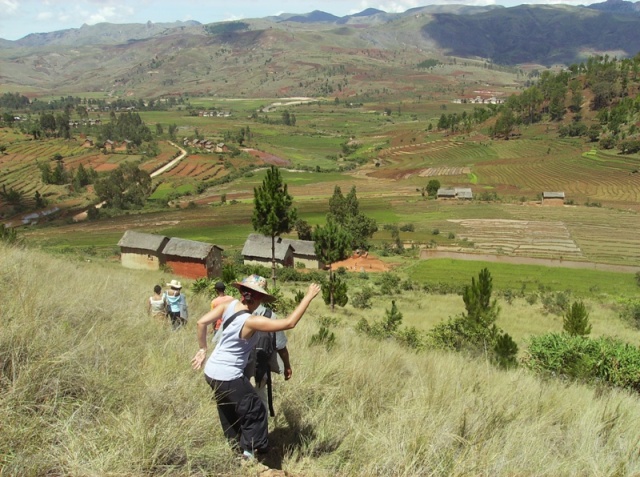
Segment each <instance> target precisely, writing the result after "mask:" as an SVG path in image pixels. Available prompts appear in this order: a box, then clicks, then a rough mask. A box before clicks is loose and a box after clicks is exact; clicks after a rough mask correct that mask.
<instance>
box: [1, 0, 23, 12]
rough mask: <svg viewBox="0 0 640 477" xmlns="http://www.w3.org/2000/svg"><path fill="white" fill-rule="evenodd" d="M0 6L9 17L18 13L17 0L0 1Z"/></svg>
mask: <svg viewBox="0 0 640 477" xmlns="http://www.w3.org/2000/svg"><path fill="white" fill-rule="evenodd" d="M0 6H2V8H1V9H2V10H4V12H5V14H8V15H11V14H13V13H15V12H17V11H18V7H19V6H20V5H19V4H18V0H0Z"/></svg>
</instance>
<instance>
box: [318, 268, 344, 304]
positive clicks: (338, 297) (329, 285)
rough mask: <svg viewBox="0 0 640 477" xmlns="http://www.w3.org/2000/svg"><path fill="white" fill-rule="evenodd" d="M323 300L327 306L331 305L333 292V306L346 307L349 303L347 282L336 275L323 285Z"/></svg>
mask: <svg viewBox="0 0 640 477" xmlns="http://www.w3.org/2000/svg"><path fill="white" fill-rule="evenodd" d="M321 286H322V299H323V300H324V303H325V304H326V305H330V304H331V292H332V291H333V305H337V306H345V305H346V304H347V302H348V301H349V297H348V296H347V282H346V281H345V280H343V279H342V278H341V277H340V276H338V275H336V274H334V275H332V276H331V278H330V280H327V281H324V282H322V283H321Z"/></svg>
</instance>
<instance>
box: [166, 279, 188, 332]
mask: <svg viewBox="0 0 640 477" xmlns="http://www.w3.org/2000/svg"><path fill="white" fill-rule="evenodd" d="M167 286H168V287H169V290H167V291H166V292H165V297H166V298H167V314H168V315H169V319H170V320H171V326H172V327H173V329H174V330H177V329H179V328H182V327H183V326H184V325H185V324H186V323H187V318H188V314H187V299H186V298H185V296H184V294H183V293H182V283H180V282H179V281H178V280H171V282H170V283H167Z"/></svg>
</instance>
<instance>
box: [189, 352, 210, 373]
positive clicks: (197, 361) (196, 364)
mask: <svg viewBox="0 0 640 477" xmlns="http://www.w3.org/2000/svg"><path fill="white" fill-rule="evenodd" d="M206 357H207V350H206V349H205V348H200V349H199V350H198V352H197V353H196V355H195V356H194V357H193V359H192V360H191V367H192V368H193V369H196V370H197V369H200V368H202V363H204V360H205V358H206Z"/></svg>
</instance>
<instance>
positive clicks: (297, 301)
mask: <svg viewBox="0 0 640 477" xmlns="http://www.w3.org/2000/svg"><path fill="white" fill-rule="evenodd" d="M304 295H305V293H304V292H303V291H302V290H296V291H295V293H294V294H293V302H294V303H295V304H296V305H299V304H300V302H301V301H302V299H303V298H304Z"/></svg>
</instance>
